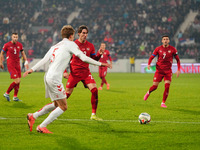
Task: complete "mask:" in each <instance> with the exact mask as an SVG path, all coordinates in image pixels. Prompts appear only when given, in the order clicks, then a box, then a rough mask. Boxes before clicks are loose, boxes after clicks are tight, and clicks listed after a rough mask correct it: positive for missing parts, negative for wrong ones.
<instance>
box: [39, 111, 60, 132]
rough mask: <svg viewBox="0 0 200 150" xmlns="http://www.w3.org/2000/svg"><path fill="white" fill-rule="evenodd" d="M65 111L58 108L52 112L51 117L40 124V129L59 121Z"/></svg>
mask: <svg viewBox="0 0 200 150" xmlns="http://www.w3.org/2000/svg"><path fill="white" fill-rule="evenodd" d="M62 113H64V111H63V110H62V109H61V108H60V107H57V108H56V109H55V110H54V111H52V112H51V113H50V114H49V116H48V117H47V118H46V119H45V120H44V121H43V122H42V123H41V124H40V127H41V128H43V127H46V126H47V125H48V124H50V123H51V122H52V121H54V120H55V119H57V117H59V116H60V115H61V114H62Z"/></svg>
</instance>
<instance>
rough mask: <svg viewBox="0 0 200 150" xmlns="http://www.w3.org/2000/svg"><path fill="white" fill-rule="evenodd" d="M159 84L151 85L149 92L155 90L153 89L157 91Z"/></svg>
mask: <svg viewBox="0 0 200 150" xmlns="http://www.w3.org/2000/svg"><path fill="white" fill-rule="evenodd" d="M157 87H158V86H157V85H153V86H152V87H150V89H149V94H150V93H151V92H153V91H155V90H156V89H157Z"/></svg>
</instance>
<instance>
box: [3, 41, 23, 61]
mask: <svg viewBox="0 0 200 150" xmlns="http://www.w3.org/2000/svg"><path fill="white" fill-rule="evenodd" d="M2 50H3V51H4V52H6V59H7V64H13V63H14V64H15V63H19V62H20V58H19V52H20V51H22V50H23V46H22V44H21V43H20V42H17V43H15V44H13V43H12V42H11V41H10V42H8V43H6V44H4V46H3V49H2Z"/></svg>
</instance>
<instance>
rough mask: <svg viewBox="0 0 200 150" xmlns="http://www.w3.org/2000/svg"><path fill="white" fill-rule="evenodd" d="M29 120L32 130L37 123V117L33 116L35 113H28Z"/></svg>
mask: <svg viewBox="0 0 200 150" xmlns="http://www.w3.org/2000/svg"><path fill="white" fill-rule="evenodd" d="M27 120H28V126H29V129H30V132H32V129H33V124H34V123H35V118H33V114H31V113H29V114H28V115H27Z"/></svg>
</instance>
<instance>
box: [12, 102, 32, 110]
mask: <svg viewBox="0 0 200 150" xmlns="http://www.w3.org/2000/svg"><path fill="white" fill-rule="evenodd" d="M10 107H14V108H22V109H30V108H32V107H34V106H33V105H32V106H31V105H27V104H26V103H23V102H13V105H10Z"/></svg>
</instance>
